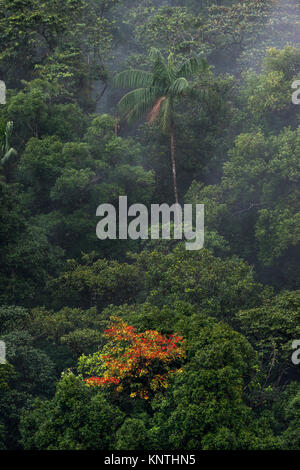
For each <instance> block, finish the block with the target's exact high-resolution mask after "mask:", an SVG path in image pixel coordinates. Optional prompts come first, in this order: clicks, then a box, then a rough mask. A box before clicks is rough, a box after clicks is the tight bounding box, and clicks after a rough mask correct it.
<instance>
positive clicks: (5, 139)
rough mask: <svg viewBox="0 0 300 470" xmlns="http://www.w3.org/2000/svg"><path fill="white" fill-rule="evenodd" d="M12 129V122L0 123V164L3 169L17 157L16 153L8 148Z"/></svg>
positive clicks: (11, 148)
mask: <svg viewBox="0 0 300 470" xmlns="http://www.w3.org/2000/svg"><path fill="white" fill-rule="evenodd" d="M13 127H14V123H13V122H12V121H8V122H7V123H5V122H1V123H0V162H1V166H2V168H3V169H4V168H5V166H6V165H7V164H8V163H9V162H10V161H11V160H12V159H13V158H14V157H16V156H17V151H16V150H15V149H14V148H13V147H11V146H10V138H11V135H12V132H13Z"/></svg>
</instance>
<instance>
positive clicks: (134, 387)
mask: <svg viewBox="0 0 300 470" xmlns="http://www.w3.org/2000/svg"><path fill="white" fill-rule="evenodd" d="M104 335H105V337H106V338H107V339H108V343H107V344H106V346H105V348H104V349H103V350H102V352H101V353H99V352H98V353H95V354H93V355H92V356H82V357H81V358H80V359H79V367H80V368H81V370H83V371H86V372H88V373H89V374H93V376H91V377H89V378H87V379H85V382H86V384H87V385H88V386H90V387H102V388H103V387H112V388H113V389H114V390H115V392H116V393H121V392H125V393H126V392H127V393H128V394H130V396H131V397H132V398H135V397H139V398H143V399H145V400H147V399H149V398H150V397H151V396H152V395H153V394H154V392H156V391H158V390H163V389H165V388H167V387H168V385H169V381H170V377H171V376H172V375H173V374H175V373H179V372H180V371H181V369H180V368H179V365H180V361H181V360H182V359H183V358H184V356H185V352H184V344H183V338H182V337H181V336H178V335H168V336H163V335H162V334H160V333H159V332H158V331H156V330H147V331H145V332H143V333H138V332H137V331H136V328H134V327H133V326H129V325H127V323H126V322H125V321H123V320H122V319H121V318H118V317H112V319H111V323H110V325H109V328H108V329H107V330H105V332H104Z"/></svg>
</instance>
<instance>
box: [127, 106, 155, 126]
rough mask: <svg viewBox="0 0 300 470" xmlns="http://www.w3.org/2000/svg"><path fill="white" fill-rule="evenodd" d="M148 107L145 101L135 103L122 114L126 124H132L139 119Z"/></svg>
mask: <svg viewBox="0 0 300 470" xmlns="http://www.w3.org/2000/svg"><path fill="white" fill-rule="evenodd" d="M148 109H149V106H147V105H146V104H145V103H137V104H136V105H135V106H133V107H132V108H131V109H130V110H129V111H128V113H127V114H126V115H125V116H124V118H125V119H126V121H127V122H128V124H132V123H134V122H135V121H137V120H138V119H140V118H141V117H142V116H143V115H144V114H145V113H146V112H147V110H148Z"/></svg>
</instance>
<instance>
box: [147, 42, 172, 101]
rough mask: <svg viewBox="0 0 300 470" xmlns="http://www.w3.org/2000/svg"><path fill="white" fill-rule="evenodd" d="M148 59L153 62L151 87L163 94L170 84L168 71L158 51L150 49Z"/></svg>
mask: <svg viewBox="0 0 300 470" xmlns="http://www.w3.org/2000/svg"><path fill="white" fill-rule="evenodd" d="M150 59H152V61H153V66H152V74H153V85H155V86H157V87H160V89H161V91H162V94H163V91H164V89H165V88H166V87H168V85H169V83H170V82H171V77H170V70H169V68H168V65H167V63H166V61H165V59H164V57H163V55H162V53H161V52H160V50H159V49H155V48H154V47H152V48H151V50H150Z"/></svg>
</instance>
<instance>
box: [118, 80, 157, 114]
mask: <svg viewBox="0 0 300 470" xmlns="http://www.w3.org/2000/svg"><path fill="white" fill-rule="evenodd" d="M157 91H158V90H157V89H156V88H152V87H151V88H150V87H148V88H137V89H136V90H133V91H130V92H129V93H126V95H124V96H123V98H121V100H120V101H119V103H118V109H119V111H120V113H121V115H124V114H127V113H128V112H130V110H131V109H133V108H134V107H135V106H136V105H137V104H143V105H144V106H145V109H147V107H148V108H149V107H150V106H152V104H153V102H154V100H155V98H156V97H157Z"/></svg>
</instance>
